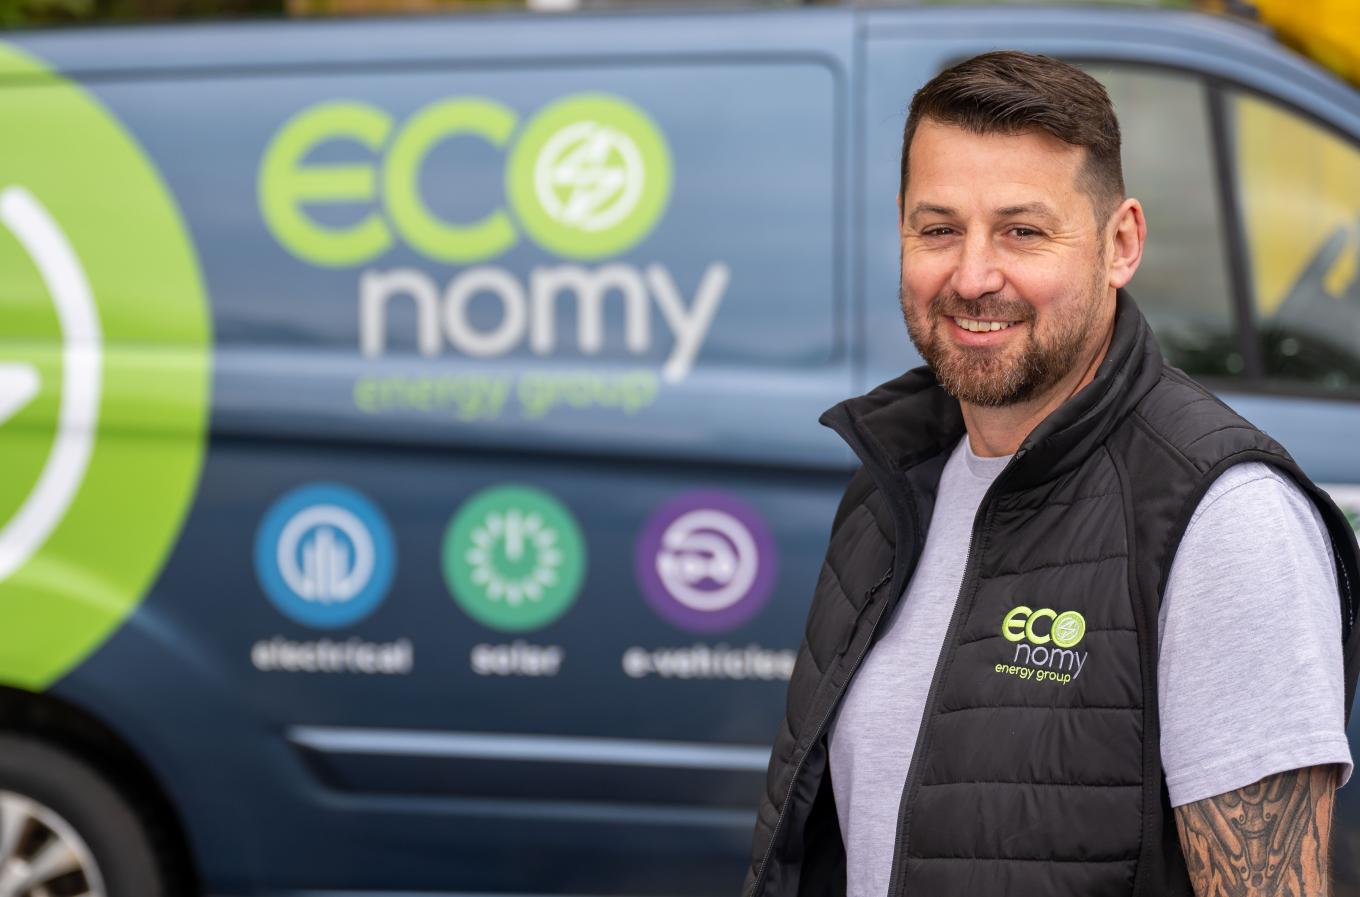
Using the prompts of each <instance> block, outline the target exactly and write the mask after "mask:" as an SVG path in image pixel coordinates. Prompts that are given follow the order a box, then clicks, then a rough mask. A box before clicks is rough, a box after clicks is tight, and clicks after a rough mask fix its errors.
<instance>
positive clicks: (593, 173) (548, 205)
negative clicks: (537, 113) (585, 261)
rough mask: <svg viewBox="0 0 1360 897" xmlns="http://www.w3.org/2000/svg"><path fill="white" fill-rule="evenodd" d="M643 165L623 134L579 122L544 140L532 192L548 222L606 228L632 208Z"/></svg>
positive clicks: (589, 229) (590, 229)
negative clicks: (545, 141)
mask: <svg viewBox="0 0 1360 897" xmlns="http://www.w3.org/2000/svg"><path fill="white" fill-rule="evenodd" d="M644 168H645V166H644V165H643V162H642V153H641V152H640V151H639V150H638V147H637V144H636V143H634V142H633V139H632V138H631V137H629V136H628V135H627V134H625V133H623V132H622V131H619V130H616V129H614V128H610V127H607V126H605V125H601V124H599V123H597V122H593V121H579V122H576V123H575V124H571V125H568V126H567V127H565V128H562V129H561V130H560V131H558V132H557V133H556V134H554V135H553V136H552V137H551V138H549V139H548V141H547V143H545V144H544V146H543V150H542V152H540V153H539V155H538V159H537V160H536V161H535V163H534V194H535V195H536V196H537V197H538V202H539V205H541V206H542V207H543V211H545V212H547V213H548V215H549V216H550V217H551V218H552V219H553V220H554V221H557V222H559V223H561V224H565V225H568V226H570V227H574V228H577V229H579V230H583V231H586V232H588V233H591V232H595V231H602V230H607V229H609V228H611V227H614V226H615V225H617V224H618V223H619V222H621V221H623V220H624V219H625V218H627V217H628V216H629V215H630V214H631V213H632V211H633V210H634V209H635V208H637V204H638V201H639V200H640V199H641V198H642V189H643V186H644V180H645V177H644Z"/></svg>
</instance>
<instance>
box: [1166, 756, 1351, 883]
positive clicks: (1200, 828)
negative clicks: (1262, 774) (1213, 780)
mask: <svg viewBox="0 0 1360 897" xmlns="http://www.w3.org/2000/svg"><path fill="white" fill-rule="evenodd" d="M1335 788H1336V769H1335V767H1331V766H1313V767H1310V768H1308V769H1296V770H1292V771H1290V772H1283V773H1280V774H1278V775H1273V776H1269V777H1268V778H1265V779H1262V780H1261V781H1259V782H1257V783H1256V784H1255V785H1248V786H1247V787H1246V788H1240V789H1238V790H1237V791H1230V792H1228V793H1227V794H1220V795H1218V796H1217V797H1210V798H1206V799H1204V800H1201V801H1197V802H1196V803H1193V804H1186V805H1185V806H1183V807H1177V808H1176V828H1177V830H1178V832H1179V833H1180V839H1181V849H1182V850H1184V851H1185V863H1186V866H1187V867H1188V868H1189V870H1190V881H1191V883H1193V884H1194V886H1195V895H1196V897H1326V895H1327V894H1329V893H1330V888H1329V886H1328V882H1327V878H1328V876H1327V842H1328V838H1329V837H1330V834H1331V824H1332V799H1333V792H1334V789H1335Z"/></svg>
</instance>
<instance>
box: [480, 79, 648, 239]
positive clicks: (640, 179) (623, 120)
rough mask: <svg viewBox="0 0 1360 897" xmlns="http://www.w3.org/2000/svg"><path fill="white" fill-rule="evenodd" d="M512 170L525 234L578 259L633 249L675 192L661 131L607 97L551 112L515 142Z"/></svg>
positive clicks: (511, 192) (578, 98) (509, 178)
mask: <svg viewBox="0 0 1360 897" xmlns="http://www.w3.org/2000/svg"><path fill="white" fill-rule="evenodd" d="M505 171H506V185H505V186H506V193H507V195H508V196H509V197H510V205H511V207H512V208H513V209H514V211H515V214H516V215H517V216H518V218H519V220H520V223H521V224H522V225H523V226H524V229H525V230H526V231H527V232H528V233H529V235H530V236H531V237H532V238H533V239H534V241H535V242H536V243H538V244H539V245H540V246H542V247H543V248H544V249H547V250H549V251H552V252H556V253H558V254H559V255H563V256H567V257H570V258H577V259H597V258H601V257H603V256H607V255H613V254H616V253H620V252H623V251H624V250H626V249H628V248H630V247H632V246H633V245H634V244H636V243H637V242H638V241H639V240H641V239H642V238H643V237H645V236H647V234H649V233H650V232H651V230H652V228H653V227H654V226H655V225H656V222H657V221H658V219H660V217H661V214H662V212H664V211H665V209H666V203H667V201H668V200H669V199H670V194H671V159H670V152H669V150H668V149H667V148H666V140H665V137H663V136H662V134H661V130H660V129H659V128H658V127H657V126H656V124H655V123H654V122H653V121H652V120H651V119H650V118H648V117H647V115H646V113H644V112H643V111H642V110H641V109H639V108H637V107H636V106H634V105H632V104H631V103H628V102H625V101H623V100H621V99H619V98H617V97H611V96H606V95H604V94H577V95H574V96H570V97H565V98H563V99H561V100H558V101H557V102H556V103H553V104H552V105H550V106H547V107H546V108H544V109H543V110H542V111H541V112H539V113H538V114H537V115H535V116H534V118H533V119H532V120H531V121H530V122H529V124H528V125H527V126H526V127H525V129H524V132H523V133H522V134H521V135H520V136H519V138H518V140H516V142H515V148H514V150H513V151H512V152H511V154H510V159H509V163H508V164H507V165H506V169H505Z"/></svg>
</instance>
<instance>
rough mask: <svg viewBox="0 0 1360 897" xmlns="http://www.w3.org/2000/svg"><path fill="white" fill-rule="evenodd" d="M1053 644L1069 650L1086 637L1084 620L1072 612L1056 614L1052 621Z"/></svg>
mask: <svg viewBox="0 0 1360 897" xmlns="http://www.w3.org/2000/svg"><path fill="white" fill-rule="evenodd" d="M1051 634H1052V636H1053V644H1055V645H1057V646H1058V647H1059V648H1070V647H1072V646H1073V645H1075V644H1076V643H1077V642H1079V641H1081V639H1082V636H1084V635H1086V618H1085V617H1083V616H1082V615H1081V614H1079V613H1077V612H1076V611H1074V610H1069V611H1066V612H1064V613H1061V614H1058V618H1057V619H1056V620H1054V621H1053V630H1052V633H1051Z"/></svg>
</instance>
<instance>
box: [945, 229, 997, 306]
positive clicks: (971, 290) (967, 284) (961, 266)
mask: <svg viewBox="0 0 1360 897" xmlns="http://www.w3.org/2000/svg"><path fill="white" fill-rule="evenodd" d="M1005 284H1006V278H1005V277H1004V276H1003V275H1002V273H1001V267H1000V265H999V264H998V261H997V256H996V253H995V252H994V251H993V247H992V244H991V240H989V239H988V237H987V234H985V233H979V232H977V231H972V232H970V233H968V235H967V236H966V237H965V238H964V241H963V246H962V247H961V248H960V250H959V257H958V264H957V265H955V267H954V273H953V276H951V277H950V279H949V285H950V286H951V287H953V289H954V292H955V293H957V294H958V295H959V296H960V297H961V298H963V299H978V298H981V297H982V296H985V295H987V294H988V293H999V292H1000V291H1001V288H1002V287H1004V286H1005Z"/></svg>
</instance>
